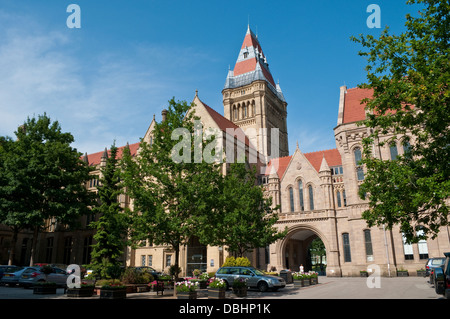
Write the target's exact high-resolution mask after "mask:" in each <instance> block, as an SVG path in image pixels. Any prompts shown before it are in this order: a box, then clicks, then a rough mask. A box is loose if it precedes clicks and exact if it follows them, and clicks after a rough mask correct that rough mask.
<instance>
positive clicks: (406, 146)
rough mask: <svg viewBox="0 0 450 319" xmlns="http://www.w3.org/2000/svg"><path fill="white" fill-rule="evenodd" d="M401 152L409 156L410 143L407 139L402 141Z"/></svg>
mask: <svg viewBox="0 0 450 319" xmlns="http://www.w3.org/2000/svg"><path fill="white" fill-rule="evenodd" d="M402 145H403V154H404V155H405V156H410V154H411V144H409V142H408V141H403V144H402Z"/></svg>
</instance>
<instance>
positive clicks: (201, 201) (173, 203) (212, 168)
mask: <svg viewBox="0 0 450 319" xmlns="http://www.w3.org/2000/svg"><path fill="white" fill-rule="evenodd" d="M191 110H192V109H191V105H188V104H187V103H186V102H184V101H181V102H175V100H174V99H172V100H170V101H169V107H168V110H167V114H166V119H165V120H163V121H161V122H159V123H156V124H155V127H154V131H153V138H152V144H149V143H146V142H145V141H141V144H140V148H139V154H138V155H137V156H136V157H135V158H132V157H131V155H130V153H129V152H128V151H125V152H124V155H123V158H122V167H123V176H122V178H123V181H124V185H125V186H126V189H127V193H128V194H129V195H130V197H131V198H133V206H134V209H133V210H128V214H129V216H130V220H131V223H130V239H131V240H132V242H133V243H134V244H136V243H137V242H139V241H142V240H149V241H150V242H151V243H154V244H167V245H169V246H170V247H171V248H172V249H173V250H174V252H175V264H174V267H175V268H179V251H180V247H181V246H184V245H186V244H187V242H188V241H189V239H190V238H191V237H192V236H196V235H197V234H198V232H199V229H200V228H201V227H200V219H199V216H201V215H203V214H206V213H211V212H212V211H213V209H214V208H213V206H212V203H214V200H213V197H212V196H213V195H214V194H215V193H216V192H217V190H218V189H217V187H218V184H217V183H218V181H219V178H220V171H219V166H218V165H216V164H209V163H206V162H205V161H203V160H201V161H198V160H195V158H194V155H195V154H194V153H195V152H194V144H193V143H192V141H191V137H194V136H195V134H198V133H199V132H197V131H196V132H194V119H195V117H194V114H193V112H192V111H191ZM179 132H181V133H183V134H182V135H180V136H177V133H179ZM194 133H195V134H194ZM178 138H181V139H182V141H183V139H184V140H185V141H188V142H187V143H184V144H183V143H182V141H180V140H179V139H178ZM194 140H195V138H194ZM179 143H182V144H183V145H184V146H185V147H183V148H179V145H181V144H179ZM202 143H203V142H202ZM197 146H200V148H201V146H202V145H197ZM174 150H176V151H174ZM178 155H182V156H181V157H183V158H184V160H183V161H179V160H175V158H176V157H177V156H178ZM174 275H175V276H176V277H177V275H178V272H177V271H174Z"/></svg>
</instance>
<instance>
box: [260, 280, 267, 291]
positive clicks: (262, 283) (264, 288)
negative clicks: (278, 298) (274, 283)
mask: <svg viewBox="0 0 450 319" xmlns="http://www.w3.org/2000/svg"><path fill="white" fill-rule="evenodd" d="M268 289H269V285H268V284H267V282H265V281H260V282H259V283H258V290H259V291H261V292H266V291H267V290H268Z"/></svg>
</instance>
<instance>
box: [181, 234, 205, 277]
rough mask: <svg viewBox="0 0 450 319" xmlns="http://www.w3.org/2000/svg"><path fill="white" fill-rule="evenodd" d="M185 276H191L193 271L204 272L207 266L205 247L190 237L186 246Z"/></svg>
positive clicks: (195, 238)
mask: <svg viewBox="0 0 450 319" xmlns="http://www.w3.org/2000/svg"><path fill="white" fill-rule="evenodd" d="M186 250H187V254H186V256H187V258H186V275H187V276H192V272H193V271H194V270H195V269H199V270H201V271H202V272H206V268H207V266H208V263H207V256H206V250H207V249H206V245H202V244H201V243H200V242H199V240H198V238H197V237H192V238H191V239H190V240H189V243H188V245H187V248H186Z"/></svg>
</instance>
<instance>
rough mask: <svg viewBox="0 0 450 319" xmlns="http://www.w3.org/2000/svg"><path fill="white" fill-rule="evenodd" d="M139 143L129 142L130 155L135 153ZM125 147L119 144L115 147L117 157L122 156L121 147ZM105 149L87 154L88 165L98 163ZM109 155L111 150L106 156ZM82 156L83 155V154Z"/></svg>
mask: <svg viewBox="0 0 450 319" xmlns="http://www.w3.org/2000/svg"><path fill="white" fill-rule="evenodd" d="M139 145H140V143H134V144H130V145H129V146H130V152H131V155H132V156H134V155H136V152H137V150H138V148H139ZM124 148H125V146H121V147H118V148H117V158H122V154H123V149H124ZM104 152H105V151H101V152H97V153H93V154H88V155H87V157H88V161H89V166H96V165H99V164H100V162H101V159H102V156H103V153H104ZM110 155H111V150H108V156H110ZM83 157H84V156H83Z"/></svg>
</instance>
